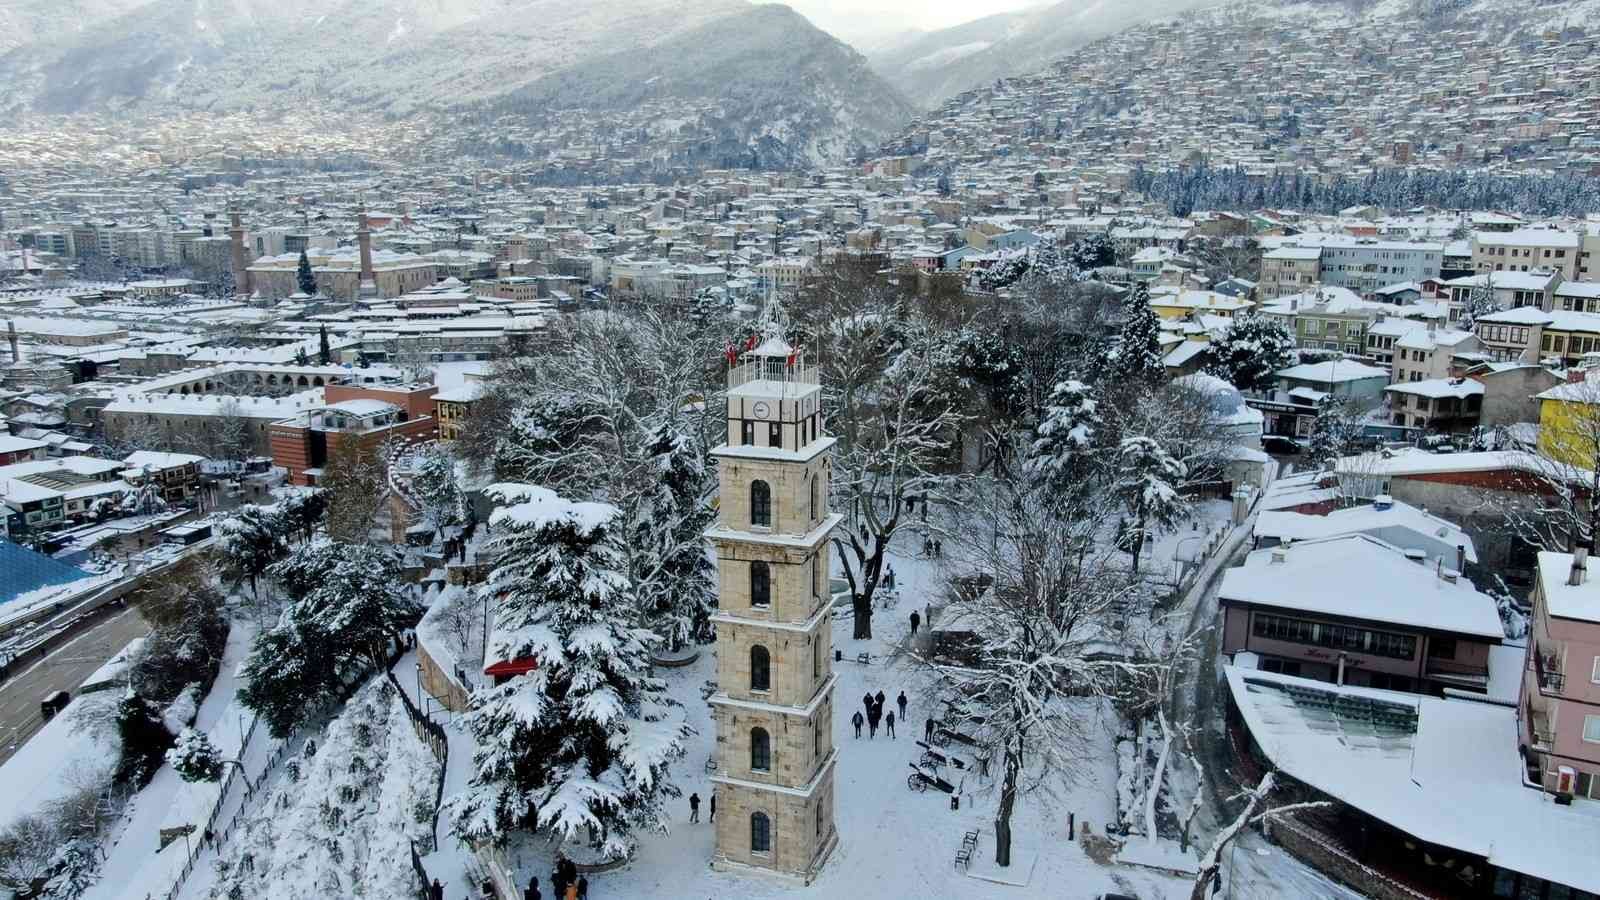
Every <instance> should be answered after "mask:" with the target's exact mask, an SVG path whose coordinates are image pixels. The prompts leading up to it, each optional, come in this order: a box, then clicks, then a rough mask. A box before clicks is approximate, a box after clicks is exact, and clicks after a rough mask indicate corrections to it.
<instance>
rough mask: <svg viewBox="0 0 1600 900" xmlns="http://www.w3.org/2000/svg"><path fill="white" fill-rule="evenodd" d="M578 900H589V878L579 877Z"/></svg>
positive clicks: (585, 876)
mask: <svg viewBox="0 0 1600 900" xmlns="http://www.w3.org/2000/svg"><path fill="white" fill-rule="evenodd" d="M578 900H589V876H587V875H579V876H578Z"/></svg>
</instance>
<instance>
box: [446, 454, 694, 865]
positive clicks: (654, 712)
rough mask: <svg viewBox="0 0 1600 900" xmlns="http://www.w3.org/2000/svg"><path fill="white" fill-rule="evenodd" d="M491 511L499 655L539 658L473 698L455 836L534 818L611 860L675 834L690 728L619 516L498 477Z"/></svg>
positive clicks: (492, 831) (487, 588)
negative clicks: (643, 615) (674, 776)
mask: <svg viewBox="0 0 1600 900" xmlns="http://www.w3.org/2000/svg"><path fill="white" fill-rule="evenodd" d="M489 490H490V492H491V494H492V495H493V496H495V497H497V498H498V499H500V500H501V501H502V502H505V503H507V504H509V505H508V506H505V507H502V508H501V509H499V510H496V511H495V513H494V516H493V517H492V518H491V519H490V527H491V528H492V529H494V532H495V535H494V537H493V539H492V541H491V543H492V547H493V549H494V550H495V551H496V552H498V553H499V554H500V565H499V566H498V567H497V568H496V569H495V570H494V572H493V573H492V574H491V575H490V576H489V580H488V582H487V583H486V584H484V585H483V586H482V588H481V590H483V591H484V592H486V594H487V595H488V596H489V597H491V598H494V602H495V603H496V605H497V607H496V608H497V610H498V617H497V620H496V623H495V632H496V635H495V637H494V639H493V641H492V643H491V646H490V648H489V652H490V655H491V656H494V657H496V658H500V659H523V658H531V659H533V660H534V661H535V662H536V663H537V666H536V667H535V668H534V669H533V670H532V671H529V672H527V673H526V674H523V675H518V676H516V677H514V678H511V679H509V680H507V681H506V682H505V683H503V684H500V685H497V686H495V687H493V688H490V689H488V690H482V691H479V692H478V693H476V694H475V695H474V696H473V708H472V711H471V712H470V713H468V715H467V717H466V722H467V726H468V728H470V729H471V730H472V733H473V735H474V737H475V738H476V739H477V742H478V750H477V752H476V753H475V754H474V755H473V767H474V773H473V776H472V781H471V783H470V785H469V786H468V787H467V789H466V790H465V791H463V792H461V793H459V794H457V795H455V796H453V797H451V798H450V800H449V807H450V810H451V818H452V822H453V826H452V827H453V830H454V832H455V833H456V834H457V835H459V836H461V837H464V838H471V839H473V840H477V841H499V840H503V839H504V838H505V837H506V835H507V834H508V832H510V831H511V830H513V829H515V828H518V827H523V826H527V825H531V826H532V827H534V828H536V829H537V830H539V831H543V832H546V833H547V834H548V835H549V836H550V838H551V839H552V840H556V841H583V842H586V843H588V844H589V845H591V846H592V847H594V848H596V849H598V850H599V851H600V852H602V853H604V854H605V855H608V856H613V857H620V856H623V855H626V854H628V853H630V852H631V851H632V849H633V846H634V838H635V835H637V834H638V833H640V832H646V831H656V832H662V831H665V829H666V813H665V810H664V808H663V800H664V798H667V797H672V796H677V794H678V793H679V792H678V790H677V788H676V787H675V786H673V785H672V783H671V782H670V781H668V780H667V776H668V766H669V764H670V763H671V762H672V761H673V760H675V759H677V758H679V757H681V756H682V755H683V752H684V743H683V742H684V737H685V735H686V734H687V730H688V729H687V726H686V725H685V724H684V722H683V717H682V715H681V714H680V713H679V711H678V710H676V709H674V708H673V707H674V706H675V705H676V704H675V703H674V702H673V701H672V700H671V698H670V697H668V696H667V694H666V693H665V690H664V686H663V685H662V683H661V681H660V680H658V679H656V678H654V677H653V676H652V675H651V674H650V648H651V646H652V645H653V644H655V643H656V642H657V640H658V639H657V638H656V637H655V635H653V634H652V633H651V632H650V631H649V630H648V629H646V628H643V627H641V624H640V615H639V604H638V601H637V599H636V598H635V597H633V596H630V582H629V579H628V573H627V570H626V565H627V563H626V559H625V556H624V553H623V551H622V549H621V548H620V547H619V546H618V542H617V540H616V536H615V534H614V529H616V528H617V527H618V524H619V523H618V522H617V519H618V511H617V510H616V508H615V507H612V506H610V505H607V504H602V503H573V502H570V501H568V500H565V499H563V498H561V497H560V496H559V495H557V494H556V493H555V492H553V491H551V490H548V489H546V488H541V487H535V486H532V485H522V484H498V485H494V486H492V487H491V488H490V489H489Z"/></svg>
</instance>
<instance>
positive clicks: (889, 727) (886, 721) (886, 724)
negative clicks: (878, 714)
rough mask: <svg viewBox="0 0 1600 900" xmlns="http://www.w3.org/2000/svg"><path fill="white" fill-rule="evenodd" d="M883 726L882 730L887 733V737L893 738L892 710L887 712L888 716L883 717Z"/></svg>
mask: <svg viewBox="0 0 1600 900" xmlns="http://www.w3.org/2000/svg"><path fill="white" fill-rule="evenodd" d="M883 725H884V729H885V730H886V731H888V732H889V737H891V738H893V737H894V710H892V709H891V710H889V714H888V715H887V716H885V717H884V719H883Z"/></svg>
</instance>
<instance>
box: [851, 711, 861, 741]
mask: <svg viewBox="0 0 1600 900" xmlns="http://www.w3.org/2000/svg"><path fill="white" fill-rule="evenodd" d="M850 724H851V725H854V726H855V727H856V737H857V738H858V739H859V738H860V737H861V713H859V712H858V713H856V714H855V715H853V716H851V717H850Z"/></svg>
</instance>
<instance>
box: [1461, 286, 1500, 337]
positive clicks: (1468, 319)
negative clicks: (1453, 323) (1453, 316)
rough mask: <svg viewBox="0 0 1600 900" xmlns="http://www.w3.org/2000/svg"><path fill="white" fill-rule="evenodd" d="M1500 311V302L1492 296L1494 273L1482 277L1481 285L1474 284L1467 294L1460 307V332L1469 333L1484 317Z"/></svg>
mask: <svg viewBox="0 0 1600 900" xmlns="http://www.w3.org/2000/svg"><path fill="white" fill-rule="evenodd" d="M1499 311H1500V302H1499V301H1498V300H1496V299H1495V296H1494V273H1492V272H1491V273H1490V274H1488V275H1486V276H1484V280H1483V284H1475V285H1473V286H1472V289H1471V290H1469V291H1468V292H1467V297H1466V299H1465V300H1464V301H1462V306H1461V330H1462V331H1471V330H1472V329H1473V326H1474V325H1476V324H1477V321H1478V320H1479V319H1481V318H1483V317H1484V316H1487V315H1489V314H1491V313H1497V312H1499Z"/></svg>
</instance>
